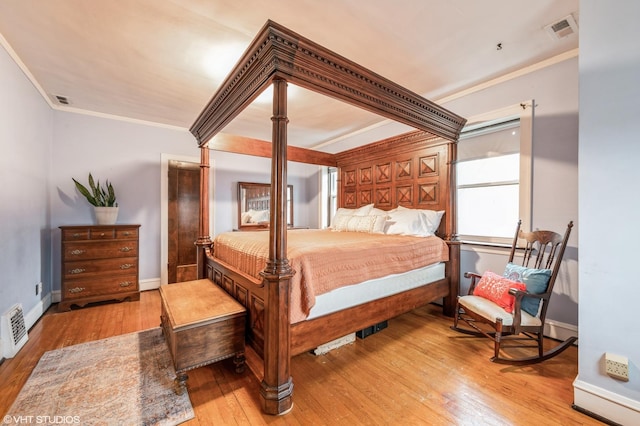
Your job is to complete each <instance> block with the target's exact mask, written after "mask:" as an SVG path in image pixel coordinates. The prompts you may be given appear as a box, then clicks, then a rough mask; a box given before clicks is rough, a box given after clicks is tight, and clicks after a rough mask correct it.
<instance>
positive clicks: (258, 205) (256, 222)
mask: <svg viewBox="0 0 640 426" xmlns="http://www.w3.org/2000/svg"><path fill="white" fill-rule="evenodd" d="M270 205H271V185H270V184H268V183H251V182H238V229H242V230H251V229H264V228H269V221H270V218H271V213H270V211H269V208H270ZM287 226H288V227H293V185H288V186H287Z"/></svg>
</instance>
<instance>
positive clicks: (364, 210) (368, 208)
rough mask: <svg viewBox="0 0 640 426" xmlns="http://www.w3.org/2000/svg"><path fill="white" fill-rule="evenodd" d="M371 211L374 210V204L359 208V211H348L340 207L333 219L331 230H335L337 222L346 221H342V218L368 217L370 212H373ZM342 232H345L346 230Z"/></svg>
mask: <svg viewBox="0 0 640 426" xmlns="http://www.w3.org/2000/svg"><path fill="white" fill-rule="evenodd" d="M371 210H373V204H367V205H366V206H362V207H358V208H357V209H347V208H344V207H340V208H339V209H338V210H336V214H335V215H334V216H333V218H332V219H331V225H330V226H329V227H330V228H331V229H335V227H336V221H338V220H344V219H341V217H343V216H348V217H351V216H367V215H368V214H369V212H371ZM342 230H343V231H345V229H342Z"/></svg>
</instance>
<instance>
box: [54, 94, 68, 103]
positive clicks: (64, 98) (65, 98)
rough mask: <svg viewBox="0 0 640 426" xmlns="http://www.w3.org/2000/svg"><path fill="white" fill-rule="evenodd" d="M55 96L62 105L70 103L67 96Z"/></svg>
mask: <svg viewBox="0 0 640 426" xmlns="http://www.w3.org/2000/svg"><path fill="white" fill-rule="evenodd" d="M55 97H56V100H57V101H58V103H59V104H60V105H69V99H67V97H66V96H60V95H55Z"/></svg>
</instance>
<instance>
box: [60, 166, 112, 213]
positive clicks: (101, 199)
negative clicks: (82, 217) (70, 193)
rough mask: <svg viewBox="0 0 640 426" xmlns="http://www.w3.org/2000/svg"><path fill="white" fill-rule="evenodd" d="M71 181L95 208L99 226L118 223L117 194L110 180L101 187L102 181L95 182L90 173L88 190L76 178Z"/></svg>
mask: <svg viewBox="0 0 640 426" xmlns="http://www.w3.org/2000/svg"><path fill="white" fill-rule="evenodd" d="M71 179H72V180H73V182H74V183H75V184H76V188H77V189H78V192H80V194H82V195H84V197H85V198H86V199H87V201H88V202H89V203H90V204H91V205H92V206H93V209H94V212H95V215H96V222H97V223H98V225H113V224H114V223H116V220H117V219H118V203H116V193H115V191H114V189H113V185H112V184H111V183H110V182H109V181H108V180H107V181H105V184H104V186H101V185H100V181H94V179H93V176H92V175H91V173H89V187H88V188H87V187H86V186H84V185H83V184H81V183H80V182H78V181H77V180H75V179H74V178H71Z"/></svg>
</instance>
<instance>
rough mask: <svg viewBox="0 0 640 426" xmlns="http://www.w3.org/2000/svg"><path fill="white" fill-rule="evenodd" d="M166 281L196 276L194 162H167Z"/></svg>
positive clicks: (197, 193) (196, 180)
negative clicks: (167, 238) (167, 228)
mask: <svg viewBox="0 0 640 426" xmlns="http://www.w3.org/2000/svg"><path fill="white" fill-rule="evenodd" d="M168 198H169V207H168V209H169V211H168V227H169V230H168V231H169V232H168V237H169V241H168V251H169V252H168V265H167V268H168V275H167V282H168V283H176V282H182V281H191V280H194V279H196V278H197V265H196V263H197V257H196V256H197V249H196V246H195V244H194V243H195V241H196V240H197V238H198V214H199V208H200V167H199V164H197V163H188V162H184V161H169V197H168Z"/></svg>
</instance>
